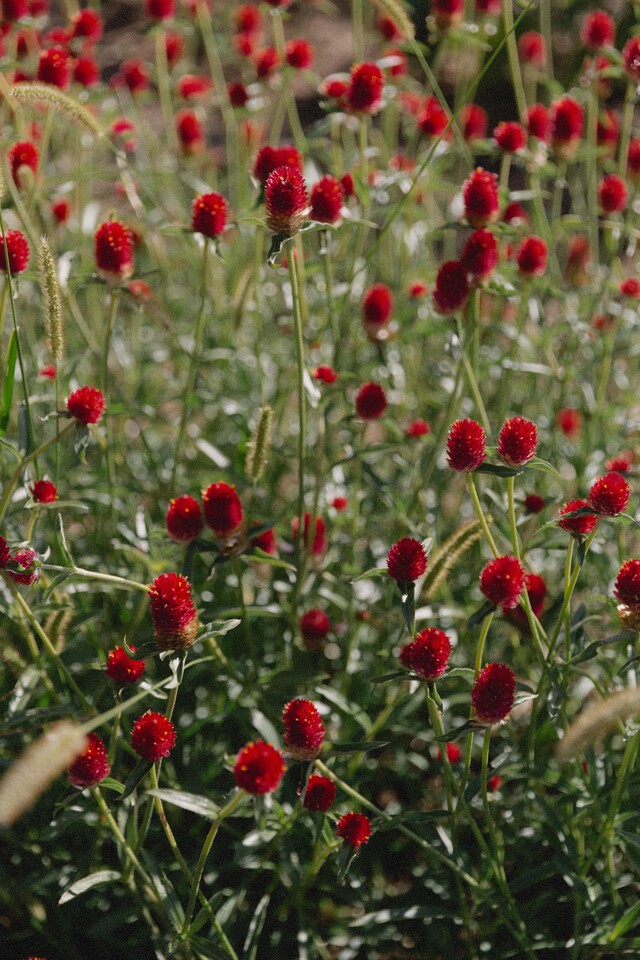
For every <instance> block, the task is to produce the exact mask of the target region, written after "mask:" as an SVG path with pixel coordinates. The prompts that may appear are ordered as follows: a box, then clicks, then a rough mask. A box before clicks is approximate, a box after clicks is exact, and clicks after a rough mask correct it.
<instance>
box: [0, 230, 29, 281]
mask: <svg viewBox="0 0 640 960" xmlns="http://www.w3.org/2000/svg"><path fill="white" fill-rule="evenodd" d="M5 239H6V241H7V251H6V256H5V251H4V240H5ZM7 263H8V269H9V272H10V273H11V275H12V276H14V275H15V274H16V273H22V271H23V270H26V269H27V267H28V265H29V244H28V243H27V238H26V237H25V235H24V234H23V233H21V232H20V230H7V232H6V234H5V236H4V238H3V235H2V234H1V233H0V270H4V272H5V273H6V272H7Z"/></svg>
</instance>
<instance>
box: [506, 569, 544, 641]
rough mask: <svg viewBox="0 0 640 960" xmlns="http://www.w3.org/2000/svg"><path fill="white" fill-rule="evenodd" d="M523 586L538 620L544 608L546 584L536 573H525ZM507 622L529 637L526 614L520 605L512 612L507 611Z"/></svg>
mask: <svg viewBox="0 0 640 960" xmlns="http://www.w3.org/2000/svg"><path fill="white" fill-rule="evenodd" d="M524 585H525V589H526V591H527V595H528V597H529V603H530V604H531V609H532V611H533V613H534V614H535V616H536V617H538V619H540V615H541V613H542V610H543V608H544V601H545V597H546V595H547V584H546V583H545V581H544V579H543V578H542V577H541V576H539V575H538V574H537V573H527V574H526V576H525V578H524ZM507 620H509V622H510V623H513V625H514V626H516V627H517V628H518V629H519V630H520V631H521V632H522V633H524V634H525V635H526V636H529V621H528V619H527V614H526V612H525V609H524V607H523V606H522V604H521V603H519V604H518V606H517V607H513V609H512V610H508V611H507Z"/></svg>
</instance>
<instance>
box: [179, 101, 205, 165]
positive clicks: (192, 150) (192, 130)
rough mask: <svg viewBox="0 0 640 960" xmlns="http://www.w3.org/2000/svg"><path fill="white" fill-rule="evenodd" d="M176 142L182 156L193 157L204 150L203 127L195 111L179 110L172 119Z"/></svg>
mask: <svg viewBox="0 0 640 960" xmlns="http://www.w3.org/2000/svg"><path fill="white" fill-rule="evenodd" d="M174 123H175V127H176V134H177V135H178V142H179V144H180V149H181V150H182V152H183V154H184V155H185V156H187V157H193V156H195V155H196V154H198V153H202V151H203V150H204V148H205V137H204V126H203V123H202V120H201V119H200V117H199V115H198V114H197V113H196V111H195V110H179V111H178V113H176V115H175V118H174Z"/></svg>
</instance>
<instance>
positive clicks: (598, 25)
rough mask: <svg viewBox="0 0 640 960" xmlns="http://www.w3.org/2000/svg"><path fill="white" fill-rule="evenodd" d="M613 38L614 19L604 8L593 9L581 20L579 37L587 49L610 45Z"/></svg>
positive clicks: (614, 31)
mask: <svg viewBox="0 0 640 960" xmlns="http://www.w3.org/2000/svg"><path fill="white" fill-rule="evenodd" d="M615 38H616V25H615V21H614V19H613V17H610V16H609V14H608V13H605V11H604V10H593V11H592V12H591V13H588V14H587V15H586V17H585V18H584V20H583V21H582V26H581V27H580V39H581V40H582V42H583V43H584V45H585V47H588V48H589V50H599V49H600V48H601V47H609V46H612V45H613V43H614V42H615Z"/></svg>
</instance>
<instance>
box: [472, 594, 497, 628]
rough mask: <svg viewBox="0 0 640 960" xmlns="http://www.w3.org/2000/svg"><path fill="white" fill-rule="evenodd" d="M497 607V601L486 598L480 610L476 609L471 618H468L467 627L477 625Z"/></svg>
mask: <svg viewBox="0 0 640 960" xmlns="http://www.w3.org/2000/svg"><path fill="white" fill-rule="evenodd" d="M495 609H496V605H495V603H491V600H485V602H484V603H483V604H482V606H481V607H480V609H479V610H476V612H475V613H472V614H471V616H470V617H469V619H468V620H467V627H468V628H469V630H471V629H472V627H477V626H478V624H479V623H482V621H483V620H484V619H485V617H488V616H489V614H490V613H492V612H493V611H494V610H495Z"/></svg>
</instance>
